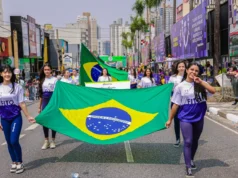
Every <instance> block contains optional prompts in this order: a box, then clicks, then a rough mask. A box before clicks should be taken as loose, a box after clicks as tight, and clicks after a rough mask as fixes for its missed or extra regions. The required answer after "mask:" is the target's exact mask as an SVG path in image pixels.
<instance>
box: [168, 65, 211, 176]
mask: <svg viewBox="0 0 238 178" xmlns="http://www.w3.org/2000/svg"><path fill="white" fill-rule="evenodd" d="M198 74H199V66H198V64H196V63H191V64H189V66H188V68H187V70H186V73H185V75H184V78H185V80H184V81H183V82H181V83H180V84H178V85H177V87H176V88H175V89H174V94H173V97H172V102H173V106H172V110H171V114H170V118H169V120H168V121H167V123H166V127H167V128H169V127H170V125H171V123H172V120H173V118H174V117H175V115H176V113H177V111H178V116H177V117H178V118H179V120H180V126H181V130H182V135H183V139H184V159H185V164H186V176H187V177H193V173H192V170H193V169H196V166H195V164H194V156H195V154H196V151H197V148H198V140H199V138H200V136H201V133H202V130H203V125H204V115H205V113H206V110H207V103H206V99H207V93H211V94H214V93H215V89H214V88H213V87H212V86H211V85H209V84H208V83H207V82H205V81H203V80H201V79H200V78H199V77H198ZM178 109H179V110H178Z"/></svg>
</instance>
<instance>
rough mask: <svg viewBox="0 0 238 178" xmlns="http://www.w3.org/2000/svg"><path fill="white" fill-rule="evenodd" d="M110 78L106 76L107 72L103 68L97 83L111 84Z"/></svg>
mask: <svg viewBox="0 0 238 178" xmlns="http://www.w3.org/2000/svg"><path fill="white" fill-rule="evenodd" d="M111 81H112V78H111V77H110V75H109V74H108V70H107V69H106V68H104V69H103V70H102V73H101V76H100V77H99V78H98V82H111Z"/></svg>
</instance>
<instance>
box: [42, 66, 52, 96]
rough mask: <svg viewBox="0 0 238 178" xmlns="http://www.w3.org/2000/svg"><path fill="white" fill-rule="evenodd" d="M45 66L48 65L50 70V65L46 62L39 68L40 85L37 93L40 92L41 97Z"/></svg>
mask: <svg viewBox="0 0 238 178" xmlns="http://www.w3.org/2000/svg"><path fill="white" fill-rule="evenodd" d="M45 67H49V68H50V69H51V70H52V66H51V65H50V64H48V63H46V64H45V65H44V66H43V67H42V68H41V70H40V85H39V94H40V97H42V94H43V88H42V85H43V83H44V81H45V72H44V69H45Z"/></svg>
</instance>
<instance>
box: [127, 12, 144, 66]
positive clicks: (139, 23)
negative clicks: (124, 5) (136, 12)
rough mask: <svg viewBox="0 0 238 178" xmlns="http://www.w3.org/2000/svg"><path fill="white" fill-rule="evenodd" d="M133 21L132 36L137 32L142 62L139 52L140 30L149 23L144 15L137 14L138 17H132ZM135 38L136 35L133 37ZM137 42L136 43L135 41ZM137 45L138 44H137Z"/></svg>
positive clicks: (131, 26)
mask: <svg viewBox="0 0 238 178" xmlns="http://www.w3.org/2000/svg"><path fill="white" fill-rule="evenodd" d="M131 20H132V23H131V25H130V29H131V32H132V34H133V35H132V36H134V35H135V33H137V35H138V36H137V37H138V39H137V41H138V47H137V50H136V51H137V52H138V60H139V61H138V62H140V54H139V50H140V32H142V31H144V30H145V28H146V29H147V24H146V22H145V20H144V19H143V18H142V17H139V16H136V17H131ZM133 38H134V37H133ZM134 44H135V43H134ZM135 46H136V44H135Z"/></svg>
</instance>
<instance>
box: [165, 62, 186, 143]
mask: <svg viewBox="0 0 238 178" xmlns="http://www.w3.org/2000/svg"><path fill="white" fill-rule="evenodd" d="M185 66H186V64H185V62H178V63H177V64H176V67H175V72H174V75H172V76H171V77H170V78H169V82H168V83H173V84H174V88H175V87H176V86H177V85H178V84H179V83H181V81H182V79H183V76H184V72H185V68H186V67H185ZM171 106H173V103H172V105H171ZM174 131H175V136H176V143H175V144H174V147H179V145H180V121H179V119H178V117H177V114H176V115H175V116H174Z"/></svg>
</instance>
